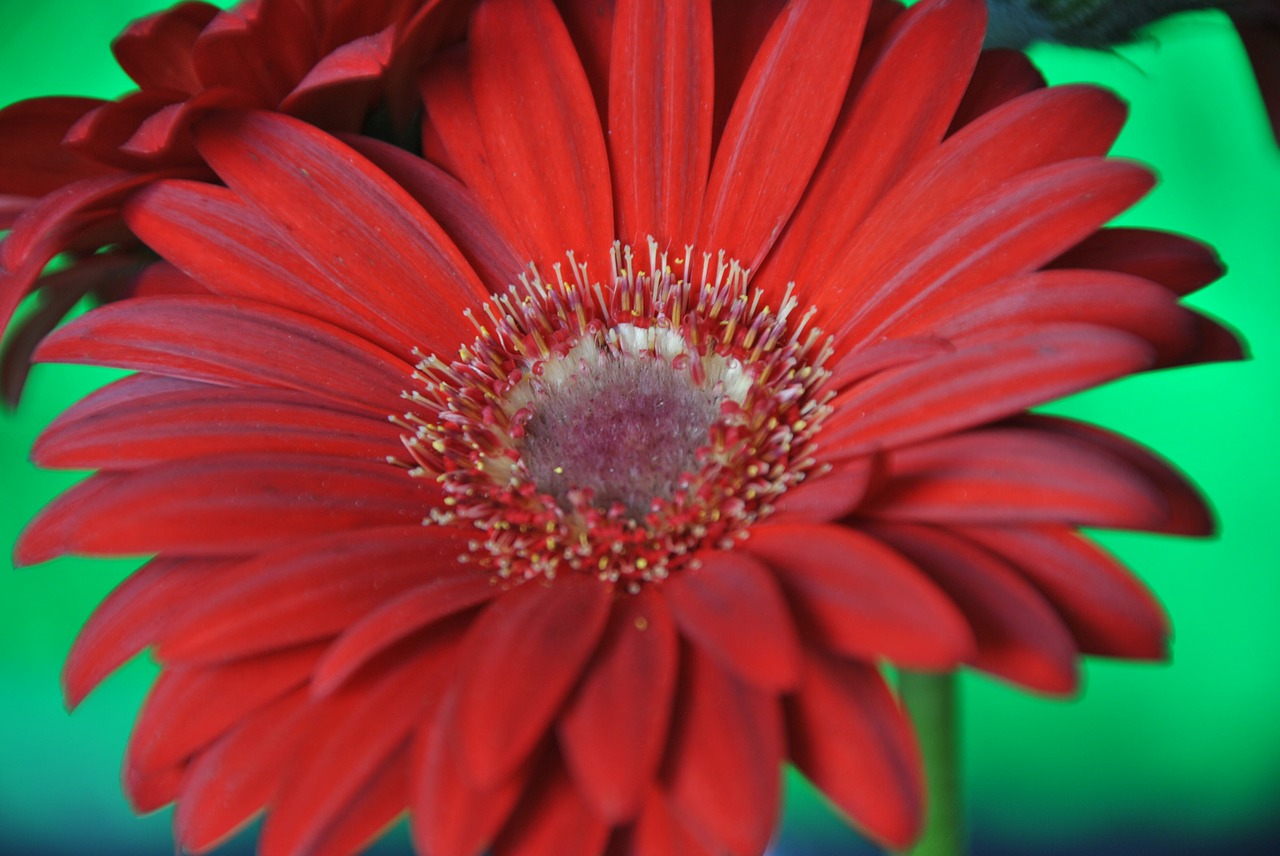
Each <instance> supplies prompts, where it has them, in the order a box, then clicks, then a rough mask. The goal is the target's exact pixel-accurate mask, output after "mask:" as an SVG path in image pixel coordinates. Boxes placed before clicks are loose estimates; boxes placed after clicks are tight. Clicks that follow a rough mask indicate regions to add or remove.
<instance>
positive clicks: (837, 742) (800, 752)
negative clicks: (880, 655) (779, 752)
mask: <svg viewBox="0 0 1280 856" xmlns="http://www.w3.org/2000/svg"><path fill="white" fill-rule="evenodd" d="M786 713H787V734H788V745H789V747H790V754H791V760H792V761H793V762H794V763H795V765H796V767H797V768H799V770H800V772H801V773H803V774H804V775H805V776H806V777H807V778H808V779H809V780H810V781H811V782H813V783H814V784H815V785H816V786H817V787H818V789H819V790H821V791H822V793H823V794H825V795H826V796H827V798H828V799H830V800H831V801H832V802H834V803H835V804H836V805H837V806H839V807H840V808H841V809H842V810H843V811H845V812H848V814H849V815H850V817H852V818H853V820H854V821H855V822H856V823H857V824H858V825H859V826H861V827H862V828H863V829H865V830H866V831H867V832H868V833H869V834H870V835H871V837H872V838H874V839H875V840H876V841H878V842H880V843H883V844H886V845H888V846H890V847H892V848H894V849H895V850H900V849H902V848H905V847H906V846H907V845H908V844H910V843H911V842H912V840H914V839H915V836H916V834H917V832H918V831H919V829H920V825H921V821H922V815H923V813H924V781H923V779H924V776H923V769H922V763H921V759H920V752H919V750H918V749H917V748H916V743H915V736H914V734H913V733H912V730H911V722H910V720H909V719H908V717H907V716H906V714H905V712H904V711H903V710H902V708H901V707H899V705H898V702H897V700H896V699H895V698H894V697H893V694H892V693H891V692H890V691H889V688H888V686H886V684H885V682H884V678H883V677H881V676H880V672H879V671H878V670H877V669H876V668H875V667H873V666H870V665H867V664H865V663H856V662H851V661H848V660H840V659H837V658H835V657H830V656H825V655H822V654H819V653H816V652H810V654H809V656H807V657H806V658H805V664H804V681H803V683H801V685H800V689H799V691H798V692H797V693H796V694H795V695H793V696H790V697H788V698H787V701H786Z"/></svg>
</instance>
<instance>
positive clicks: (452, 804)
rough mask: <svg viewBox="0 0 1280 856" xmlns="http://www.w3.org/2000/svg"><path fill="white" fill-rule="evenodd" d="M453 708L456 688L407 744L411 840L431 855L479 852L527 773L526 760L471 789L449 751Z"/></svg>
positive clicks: (452, 739) (494, 833)
mask: <svg viewBox="0 0 1280 856" xmlns="http://www.w3.org/2000/svg"><path fill="white" fill-rule="evenodd" d="M456 711H457V692H449V693H447V694H446V695H445V698H444V700H443V701H442V702H441V706H440V709H439V711H437V713H436V715H435V716H434V717H433V718H432V722H431V725H430V727H429V728H423V729H420V730H419V732H418V738H417V741H416V745H415V746H414V748H413V760H414V770H415V773H414V778H413V781H412V782H411V807H412V812H413V841H414V844H415V845H416V846H417V848H418V850H419V851H420V852H422V853H430V854H431V856H476V854H478V853H480V852H482V851H483V850H484V848H485V847H486V846H487V845H489V844H491V843H492V842H493V839H494V838H496V837H497V834H498V831H499V830H501V828H502V826H503V824H504V823H506V821H507V818H508V817H509V816H510V814H511V811H512V809H513V808H515V805H516V803H517V801H518V800H519V799H520V795H521V794H522V793H524V790H525V787H526V785H527V783H528V779H529V776H530V774H531V773H532V771H533V764H532V763H530V762H528V761H526V762H525V763H524V764H523V765H521V766H520V767H519V768H517V769H516V771H515V772H513V773H512V774H511V775H510V776H507V777H506V778H504V779H502V780H501V781H499V782H498V783H496V784H495V785H493V786H492V787H489V788H477V787H476V786H475V785H474V784H472V782H471V780H470V777H469V775H468V774H467V773H466V772H465V771H464V770H463V769H462V765H461V764H460V763H459V762H458V758H457V753H456V752H455V751H454V750H455V746H454V744H455V742H456V739H457V735H456V733H455V731H454V728H453V722H454V721H455V720H456Z"/></svg>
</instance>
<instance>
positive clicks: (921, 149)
mask: <svg viewBox="0 0 1280 856" xmlns="http://www.w3.org/2000/svg"><path fill="white" fill-rule="evenodd" d="M841 13H842V14H848V15H851V16H852V15H853V14H855V13H854V12H852V11H849V10H845V9H842V10H841ZM985 22H986V6H985V5H983V4H982V3H979V2H972V0H959V2H955V1H954V0H942V1H941V2H940V0H933V1H932V2H925V3H919V4H917V5H915V6H913V7H912V8H911V9H910V10H908V11H906V12H905V13H903V14H902V15H901V16H900V17H899V18H898V20H897V22H896V23H895V25H894V26H893V27H892V28H891V29H890V31H889V32H888V34H887V35H886V41H887V44H886V45H885V46H884V47H883V48H882V49H881V52H880V54H879V55H878V56H877V57H876V60H875V64H874V65H873V66H872V68H871V70H870V71H869V72H868V73H867V75H866V78H865V80H864V81H862V82H861V84H860V85H859V87H858V89H857V92H856V94H854V95H852V96H851V97H850V98H848V99H847V101H846V103H845V105H844V109H843V110H842V111H841V113H840V116H839V118H838V119H837V121H836V125H835V128H834V129H833V130H832V132H831V141H830V143H829V144H828V145H827V149H826V151H825V152H824V153H823V155H822V160H821V162H820V163H819V165H818V168H817V170H816V171H815V172H814V174H813V178H812V180H811V181H810V182H809V186H808V188H807V189H806V190H805V192H804V197H803V199H802V200H801V201H800V204H799V206H798V207H797V208H796V210H795V213H794V214H793V215H792V217H791V219H790V221H789V222H788V223H787V229H786V231H785V232H784V234H783V236H782V237H781V238H780V239H779V241H778V246H777V247H776V248H775V250H774V252H773V253H771V254H770V256H769V259H768V261H766V263H765V265H764V267H763V268H762V269H761V271H760V276H761V278H764V279H765V280H766V281H767V283H768V285H766V286H765V287H767V288H770V290H771V291H773V290H778V287H779V286H780V285H782V284H785V283H786V282H790V281H795V282H796V283H797V284H799V287H800V290H801V292H802V293H803V292H805V291H807V286H808V285H809V284H810V283H811V282H812V281H815V280H816V279H818V278H820V277H821V274H822V272H823V271H825V269H826V268H827V267H828V266H829V265H830V264H831V263H832V262H833V261H834V258H835V256H836V255H837V254H838V253H839V251H840V249H841V248H842V247H843V246H844V245H845V244H846V243H847V242H848V241H849V240H850V236H851V235H852V234H853V233H854V232H855V231H856V230H857V228H858V226H859V224H861V223H862V221H863V220H864V219H865V218H866V215H867V211H868V210H869V209H870V208H871V207H872V206H873V205H874V204H875V202H876V200H877V199H879V198H880V197H881V196H882V195H883V194H884V192H885V190H886V189H888V188H889V187H892V186H893V184H894V182H896V181H897V180H898V179H899V178H900V177H901V176H902V174H903V173H904V172H906V171H907V170H908V169H909V168H910V167H912V166H913V165H914V164H915V163H916V162H917V161H918V160H919V159H920V158H921V157H923V156H924V155H925V154H926V153H929V152H931V151H932V150H933V149H934V148H936V147H937V145H938V143H939V142H941V140H942V137H943V134H944V133H945V132H946V130H947V126H948V125H949V124H950V122H951V116H952V114H954V113H955V110H956V105H957V104H959V103H960V97H961V95H962V94H963V93H964V91H965V86H966V84H967V83H968V70H969V69H971V68H973V65H974V63H975V62H976V61H977V58H978V53H979V51H980V49H981V47H982V32H983V27H984V24H985Z"/></svg>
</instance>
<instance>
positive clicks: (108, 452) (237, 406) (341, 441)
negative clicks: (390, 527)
mask: <svg viewBox="0 0 1280 856" xmlns="http://www.w3.org/2000/svg"><path fill="white" fill-rule="evenodd" d="M82 404H83V403H82ZM90 405H91V406H90V407H89V408H83V409H82V407H81V405H77V406H73V407H72V408H71V409H69V410H67V411H65V412H64V413H63V414H62V415H61V416H59V417H58V418H57V419H55V420H54V421H53V423H51V424H50V425H49V427H48V428H46V429H45V430H44V432H43V433H41V435H40V436H39V437H38V438H37V439H36V442H35V444H34V445H33V446H32V448H31V459H32V460H33V461H34V462H35V463H36V464H37V465H39V466H41V467H47V468H53V469H59V468H61V469H82V470H84V469H96V470H103V471H108V472H112V471H119V470H138V469H143V468H145V467H148V466H151V465H154V464H159V463H163V462H165V461H174V460H179V459H183V458H199V457H204V456H207V455H220V454H232V453H237V452H262V453H267V452H277V453H282V454H289V453H292V452H306V453H308V454H316V455H329V456H335V457H342V458H351V459H356V460H362V461H386V460H387V459H388V458H389V457H394V456H395V455H397V454H400V453H402V452H403V448H404V447H403V446H402V444H401V442H400V435H401V433H402V432H401V430H400V429H399V428H397V427H396V426H395V425H393V424H391V423H390V422H388V421H387V420H386V419H385V418H384V419H374V418H372V417H371V416H370V415H368V414H366V413H352V412H350V411H347V410H340V409H337V408H334V407H330V406H326V405H324V404H321V403H319V402H317V401H316V399H314V398H313V397H311V396H309V395H306V394H303V393H300V392H295V391H293V390H279V389H227V388H225V387H217V386H209V385H206V384H195V383H192V384H185V385H184V386H182V387H179V388H177V389H172V388H169V389H166V388H161V389H158V390H155V391H151V390H145V391H144V390H140V391H139V394H137V395H134V396H131V397H130V398H128V399H121V400H119V401H117V402H116V403H115V404H114V405H113V406H111V407H109V408H102V407H99V406H97V402H90ZM229 413H234V414H235V418H234V419H228V418H227V415H228V414H229Z"/></svg>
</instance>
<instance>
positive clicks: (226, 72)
mask: <svg viewBox="0 0 1280 856" xmlns="http://www.w3.org/2000/svg"><path fill="white" fill-rule="evenodd" d="M306 5H307V4H305V3H271V2H268V3H260V2H259V3H249V4H240V5H239V6H238V7H236V8H233V9H230V10H226V11H224V12H222V13H221V14H219V15H218V16H217V17H216V18H214V19H213V20H212V21H211V22H210V23H209V25H208V26H207V27H205V29H204V31H203V32H202V33H201V35H200V38H199V39H198V40H197V41H196V44H195V48H194V50H193V52H192V63H193V64H194V65H195V68H196V74H197V75H198V76H199V77H200V81H201V83H203V84H204V85H205V86H206V87H207V88H213V87H215V86H225V87H228V88H230V89H236V90H239V91H241V92H244V93H245V94H247V95H249V96H250V97H252V98H253V99H254V101H255V102H256V103H258V104H260V105H262V106H264V107H265V106H268V105H274V104H277V103H279V101H280V99H282V98H283V97H284V96H285V94H286V93H287V92H288V91H289V90H290V89H292V88H293V86H294V84H295V83H297V82H298V81H299V80H301V79H302V77H303V75H304V74H306V72H307V69H308V68H310V67H311V65H312V63H313V62H314V61H315V60H316V58H317V57H316V52H315V47H316V40H315V39H314V37H312V38H308V37H307V36H306V34H308V33H311V32H313V31H314V24H313V22H312V21H311V20H308V18H309V14H310V13H308V11H307V10H306V8H305V7H306Z"/></svg>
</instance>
